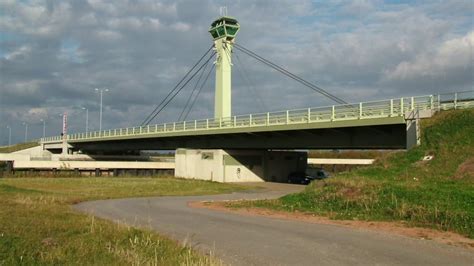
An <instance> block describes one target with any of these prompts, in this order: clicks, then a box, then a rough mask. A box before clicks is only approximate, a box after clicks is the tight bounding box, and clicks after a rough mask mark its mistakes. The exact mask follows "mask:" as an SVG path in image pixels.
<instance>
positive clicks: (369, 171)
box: [233, 110, 474, 238]
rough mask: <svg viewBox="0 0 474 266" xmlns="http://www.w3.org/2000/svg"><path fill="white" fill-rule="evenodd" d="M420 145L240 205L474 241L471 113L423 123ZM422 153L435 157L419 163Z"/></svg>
mask: <svg viewBox="0 0 474 266" xmlns="http://www.w3.org/2000/svg"><path fill="white" fill-rule="evenodd" d="M421 126H422V144H421V146H419V147H416V148H413V149H411V150H409V151H400V152H394V153H390V154H387V155H385V156H383V157H382V158H380V159H379V160H378V161H377V162H376V164H375V165H372V166H367V167H363V168H359V169H356V170H354V171H351V172H346V173H341V174H339V175H336V176H334V177H333V178H330V179H328V180H325V181H319V182H315V183H313V184H311V185H309V186H308V187H307V188H306V190H305V191H303V192H301V193H298V194H291V195H288V196H285V197H283V198H280V199H278V200H267V201H254V202H241V203H237V204H233V205H234V207H238V205H240V206H249V205H251V206H253V207H265V208H273V209H278V210H286V211H295V210H298V211H303V212H309V213H315V214H318V215H324V216H329V217H331V218H333V219H354V220H356V219H358V220H381V221H404V222H406V223H407V224H408V225H413V226H424V227H431V228H437V229H441V230H450V231H456V232H458V233H461V234H463V235H466V236H468V237H470V238H474V110H456V111H449V112H441V113H439V114H437V115H436V116H434V117H433V118H430V119H426V120H422V121H421ZM426 155H432V156H434V157H433V159H432V160H430V161H423V160H422V158H423V157H424V156H426Z"/></svg>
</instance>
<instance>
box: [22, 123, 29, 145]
mask: <svg viewBox="0 0 474 266" xmlns="http://www.w3.org/2000/svg"><path fill="white" fill-rule="evenodd" d="M23 125H24V126H25V142H27V141H28V123H26V122H23Z"/></svg>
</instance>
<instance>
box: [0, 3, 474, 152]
mask: <svg viewBox="0 0 474 266" xmlns="http://www.w3.org/2000/svg"><path fill="white" fill-rule="evenodd" d="M222 5H226V6H227V8H228V14H229V15H231V16H234V17H236V18H237V19H238V20H239V22H240V24H241V30H240V32H239V34H238V36H237V39H236V41H237V42H238V43H239V44H241V45H243V46H244V47H247V48H249V49H251V50H253V51H255V52H256V53H258V54H260V55H261V56H263V57H265V58H267V59H270V60H272V61H274V62H275V63H277V64H279V65H281V66H283V67H285V68H287V69H290V70H291V71H293V72H294V73H296V74H298V75H300V76H302V77H304V78H306V79H308V80H310V81H311V82H313V83H315V84H317V85H319V86H321V87H323V88H324V89H326V90H328V91H330V92H331V93H333V94H335V95H337V96H339V97H340V98H343V99H345V100H346V101H350V102H358V101H365V100H375V99H384V98H390V97H400V96H405V95H413V94H431V93H437V92H447V91H455V90H466V89H473V82H474V81H473V79H474V78H473V76H474V75H473V59H472V58H473V57H472V54H473V48H472V47H473V42H474V25H473V21H474V19H473V14H474V2H473V1H469V0H466V1H462V0H453V1H378V0H374V1H369V0H354V1H335V0H334V1H292V0H285V1H284V0H280V1H271V0H266V1H244V0H240V1H230V0H228V1H213V0H203V1H171V0H170V1H167V0H135V1H131V0H110V1H102V0H87V1H85V0H84V1H73V0H64V1H46V0H34V1H13V0H0V10H1V12H0V18H1V19H0V80H1V84H0V86H1V87H0V111H1V112H0V145H2V144H5V143H6V134H7V130H6V125H10V126H11V127H12V128H13V131H14V134H13V135H14V141H21V140H22V136H23V133H22V132H23V130H24V127H23V126H22V123H23V122H27V123H29V124H30V137H31V138H37V137H40V135H41V131H42V130H41V129H42V125H41V122H40V119H45V120H46V121H47V125H48V128H47V134H48V135H56V134H58V132H59V131H60V129H61V119H60V117H59V114H60V113H63V112H65V111H66V112H68V114H69V117H70V119H69V122H70V131H71V132H80V131H84V126H85V113H84V111H83V110H82V107H86V108H88V109H89V111H90V112H89V114H90V127H91V129H95V128H97V127H98V95H97V94H96V93H95V92H94V88H96V87H101V88H102V87H107V88H109V89H110V91H109V92H108V93H106V95H104V128H114V127H124V126H131V125H137V124H139V123H140V122H141V121H142V120H143V119H144V117H146V115H147V114H148V113H149V112H150V111H151V110H152V108H153V105H155V104H157V103H159V102H160V101H161V99H162V98H163V97H164V96H165V95H166V94H167V93H168V91H169V90H170V89H171V88H172V87H173V86H174V85H175V83H176V82H177V81H179V79H180V78H181V77H182V76H183V75H184V73H186V71H187V70H188V69H189V67H190V66H191V65H192V64H193V63H194V62H195V61H196V60H197V59H198V58H199V57H200V55H201V54H202V53H203V52H204V51H205V50H206V49H207V48H208V47H209V46H210V45H211V43H212V39H211V38H210V36H209V33H208V32H207V30H208V27H209V24H210V23H211V22H212V21H213V20H214V19H215V18H216V17H218V16H219V7H220V6H222ZM235 53H236V56H238V57H239V59H240V60H239V62H237V61H234V63H235V64H238V67H239V68H241V69H243V71H242V72H243V73H244V74H243V75H245V76H246V77H242V73H240V74H239V73H238V72H237V71H235V70H236V67H237V66H236V67H235V68H234V78H233V112H234V114H244V113H249V112H261V111H275V110H283V109H290V108H291V109H293V108H303V107H309V106H320V105H329V104H332V102H331V101H330V100H328V99H326V98H324V97H321V96H320V95H318V94H315V93H314V92H313V91H310V90H308V89H307V88H305V87H302V86H301V85H299V84H297V83H294V82H293V81H291V80H289V79H287V78H285V77H283V76H281V75H280V74H278V73H276V72H275V71H272V70H270V69H268V68H266V67H265V66H263V65H260V64H258V63H257V62H255V61H253V60H252V59H251V58H248V57H246V56H245V55H244V54H238V51H236V52H235ZM193 85H194V84H191V85H190V86H188V87H187V89H185V90H183V92H182V93H180V94H179V95H178V96H177V97H176V99H175V100H174V101H173V102H172V103H171V104H170V106H169V107H167V108H166V109H165V111H164V113H163V115H162V116H160V117H159V118H158V120H156V121H155V122H163V121H174V120H176V119H177V118H178V116H179V114H180V113H181V110H182V109H183V107H184V105H185V103H186V100H187V98H188V96H189V94H190V93H191V90H192V87H193ZM213 86H214V83H213V75H211V78H210V80H209V82H208V83H207V84H206V86H205V87H204V88H203V92H202V93H201V94H200V97H199V99H198V100H197V102H196V105H195V107H194V108H193V110H192V112H191V115H190V117H189V118H190V119H195V118H206V117H212V116H213V114H212V113H213V93H214V87H213Z"/></svg>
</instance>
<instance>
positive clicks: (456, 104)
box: [454, 92, 458, 110]
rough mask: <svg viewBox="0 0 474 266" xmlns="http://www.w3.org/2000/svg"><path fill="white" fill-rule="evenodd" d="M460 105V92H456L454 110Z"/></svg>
mask: <svg viewBox="0 0 474 266" xmlns="http://www.w3.org/2000/svg"><path fill="white" fill-rule="evenodd" d="M457 107H458V93H457V92H455V93H454V110H456V109H457Z"/></svg>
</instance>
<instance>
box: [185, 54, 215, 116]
mask: <svg viewBox="0 0 474 266" xmlns="http://www.w3.org/2000/svg"><path fill="white" fill-rule="evenodd" d="M208 65H209V64H208V63H206V65H205V66H204V68H203V69H202V71H201V73H200V74H199V78H198V80H197V81H196V84H195V85H194V88H193V90H192V91H191V94H190V95H189V97H188V99H187V100H186V104H185V105H184V108H183V110H182V111H181V113H180V114H179V118H178V121H181V118H182V117H183V114H184V113H185V112H186V109H187V108H188V105H189V103H190V102H191V99H192V98H193V96H194V92H195V91H196V89H197V88H198V86H199V83H200V82H201V79H202V76H203V75H204V72H206V68H207V66H208Z"/></svg>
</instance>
